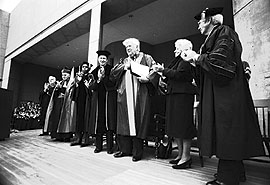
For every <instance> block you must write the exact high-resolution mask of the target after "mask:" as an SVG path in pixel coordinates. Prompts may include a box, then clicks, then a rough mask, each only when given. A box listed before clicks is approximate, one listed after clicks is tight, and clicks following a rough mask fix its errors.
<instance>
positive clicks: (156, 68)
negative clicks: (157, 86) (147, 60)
mask: <svg viewBox="0 0 270 185" xmlns="http://www.w3.org/2000/svg"><path fill="white" fill-rule="evenodd" d="M152 69H153V71H155V72H162V71H163V70H164V64H159V63H157V64H155V65H153V66H152Z"/></svg>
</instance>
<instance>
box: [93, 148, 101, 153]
mask: <svg viewBox="0 0 270 185" xmlns="http://www.w3.org/2000/svg"><path fill="white" fill-rule="evenodd" d="M101 151H102V150H101V149H99V148H95V150H94V153H99V152H101Z"/></svg>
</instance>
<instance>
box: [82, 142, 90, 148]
mask: <svg viewBox="0 0 270 185" xmlns="http://www.w3.org/2000/svg"><path fill="white" fill-rule="evenodd" d="M89 145H90V143H82V144H81V147H86V146H89Z"/></svg>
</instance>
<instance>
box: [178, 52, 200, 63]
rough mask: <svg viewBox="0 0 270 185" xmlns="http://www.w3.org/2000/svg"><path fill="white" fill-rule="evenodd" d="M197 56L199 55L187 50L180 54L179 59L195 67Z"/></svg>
mask: <svg viewBox="0 0 270 185" xmlns="http://www.w3.org/2000/svg"><path fill="white" fill-rule="evenodd" d="M199 56H200V55H199V54H197V53H196V52H195V51H193V50H187V51H183V52H182V53H181V57H182V58H183V60H185V61H187V62H190V64H191V65H193V66H195V61H196V60H197V59H198V57H199Z"/></svg>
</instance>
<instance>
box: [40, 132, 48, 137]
mask: <svg viewBox="0 0 270 185" xmlns="http://www.w3.org/2000/svg"><path fill="white" fill-rule="evenodd" d="M48 135H49V134H48V133H47V132H46V133H45V132H44V133H42V134H39V136H48Z"/></svg>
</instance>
